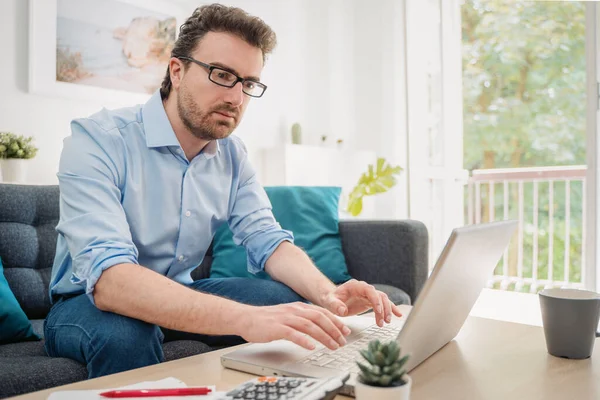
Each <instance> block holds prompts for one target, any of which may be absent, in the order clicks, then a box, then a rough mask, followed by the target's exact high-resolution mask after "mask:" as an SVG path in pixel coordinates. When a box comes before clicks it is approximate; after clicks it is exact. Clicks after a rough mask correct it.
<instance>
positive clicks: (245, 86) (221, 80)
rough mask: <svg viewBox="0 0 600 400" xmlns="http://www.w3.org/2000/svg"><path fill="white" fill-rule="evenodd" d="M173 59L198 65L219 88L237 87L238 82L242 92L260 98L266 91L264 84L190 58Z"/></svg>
mask: <svg viewBox="0 0 600 400" xmlns="http://www.w3.org/2000/svg"><path fill="white" fill-rule="evenodd" d="M174 57H175V58H179V59H180V60H186V61H191V62H193V63H195V64H198V65H199V66H201V67H204V68H206V69H208V79H209V80H210V81H211V82H213V83H216V84H217V85H219V86H223V87H226V88H232V87H234V86H235V85H237V83H238V82H242V92H244V93H246V94H247V95H248V96H252V97H260V96H262V95H263V94H264V93H265V90H267V86H266V85H265V84H263V83H260V82H257V81H253V80H251V79H245V78H240V77H239V76H237V75H236V74H234V73H233V72H231V71H227V70H226V69H223V68H221V67H216V66H214V65H210V64H205V63H203V62H201V61H198V60H195V59H193V58H191V57H178V56H174Z"/></svg>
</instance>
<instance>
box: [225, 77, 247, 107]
mask: <svg viewBox="0 0 600 400" xmlns="http://www.w3.org/2000/svg"><path fill="white" fill-rule="evenodd" d="M225 101H226V102H227V103H228V104H231V105H232V106H234V107H239V106H241V105H242V103H243V102H244V92H243V91H242V82H238V83H236V84H235V86H234V87H232V88H230V89H227V91H226V95H225Z"/></svg>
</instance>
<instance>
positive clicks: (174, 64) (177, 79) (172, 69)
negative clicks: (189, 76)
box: [169, 57, 184, 89]
mask: <svg viewBox="0 0 600 400" xmlns="http://www.w3.org/2000/svg"><path fill="white" fill-rule="evenodd" d="M183 73H184V67H183V62H182V61H181V60H180V59H178V58H175V57H171V59H170V60H169V74H170V75H171V85H172V86H173V88H174V89H179V85H180V84H181V79H182V78H183Z"/></svg>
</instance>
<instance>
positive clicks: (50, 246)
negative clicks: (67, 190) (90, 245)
mask: <svg viewBox="0 0 600 400" xmlns="http://www.w3.org/2000/svg"><path fill="white" fill-rule="evenodd" d="M0 187H1V190H0V204H2V207H0V257H2V260H3V262H4V275H5V276H6V280H7V281H8V284H9V285H10V287H11V289H12V291H13V293H14V295H15V297H16V298H17V301H18V302H19V304H20V305H21V308H22V309H23V311H25V314H26V315H27V316H28V317H29V318H30V319H33V318H45V317H46V315H47V314H48V311H49V310H50V298H49V296H48V286H49V284H50V274H51V269H52V264H53V261H54V254H55V252H56V239H57V237H58V235H57V233H56V230H55V228H56V225H57V224H58V219H59V189H58V186H35V185H9V184H1V185H0Z"/></svg>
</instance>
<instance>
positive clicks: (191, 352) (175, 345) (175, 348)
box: [163, 340, 213, 361]
mask: <svg viewBox="0 0 600 400" xmlns="http://www.w3.org/2000/svg"><path fill="white" fill-rule="evenodd" d="M212 350H213V349H212V348H211V347H210V346H209V345H207V344H204V343H202V342H198V341H196V340H175V341H173V342H167V343H165V344H163V353H164V355H165V361H172V360H178V359H180V358H183V357H190V356H195V355H197V354H202V353H206V352H209V351H212Z"/></svg>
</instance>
